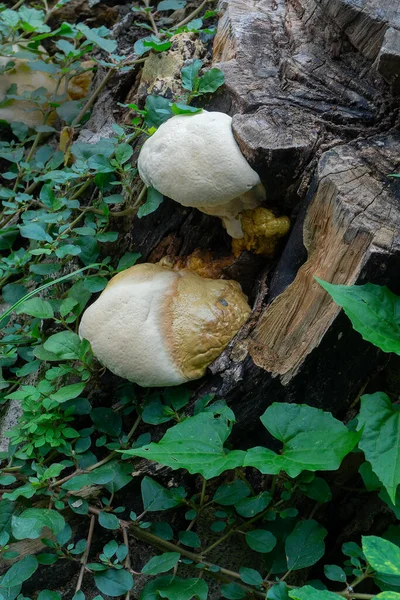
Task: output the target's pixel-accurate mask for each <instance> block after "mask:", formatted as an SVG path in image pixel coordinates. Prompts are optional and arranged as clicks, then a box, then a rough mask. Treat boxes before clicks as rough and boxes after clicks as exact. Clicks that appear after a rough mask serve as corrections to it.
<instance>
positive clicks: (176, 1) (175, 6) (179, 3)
mask: <svg viewBox="0 0 400 600" xmlns="http://www.w3.org/2000/svg"><path fill="white" fill-rule="evenodd" d="M185 6H186V0H161V2H159V3H158V6H157V10H158V11H160V10H179V9H181V8H185Z"/></svg>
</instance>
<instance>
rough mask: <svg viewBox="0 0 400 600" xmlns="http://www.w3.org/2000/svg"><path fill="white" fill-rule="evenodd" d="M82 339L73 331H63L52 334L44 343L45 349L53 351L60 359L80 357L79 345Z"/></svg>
mask: <svg viewBox="0 0 400 600" xmlns="http://www.w3.org/2000/svg"><path fill="white" fill-rule="evenodd" d="M80 344H81V341H80V339H79V336H78V335H77V334H76V333H73V332H72V331H61V332H60V333H55V334H54V335H51V336H50V337H49V338H47V340H46V341H45V343H44V344H43V346H44V349H45V350H47V351H48V352H52V353H53V354H55V355H56V356H58V358H59V359H60V360H76V359H79V347H80Z"/></svg>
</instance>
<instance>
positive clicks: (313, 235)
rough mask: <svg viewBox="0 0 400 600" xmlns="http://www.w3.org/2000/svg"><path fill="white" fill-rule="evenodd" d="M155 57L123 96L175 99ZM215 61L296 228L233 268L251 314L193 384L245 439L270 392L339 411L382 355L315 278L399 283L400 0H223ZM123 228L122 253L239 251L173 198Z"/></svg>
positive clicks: (271, 195)
mask: <svg viewBox="0 0 400 600" xmlns="http://www.w3.org/2000/svg"><path fill="white" fill-rule="evenodd" d="M177 48H178V50H179V48H180V50H181V59H180V60H179V59H177V57H176V54H177ZM182 52H183V61H182ZM173 53H175V58H174V60H175V63H176V68H177V69H178V70H180V68H181V66H182V64H183V62H184V60H185V59H187V58H189V55H190V53H192V55H193V56H196V57H198V56H204V53H205V51H203V50H202V49H201V48H200V47H199V46H198V44H195V43H194V42H192V41H190V40H189V41H186V42H183V45H182V44H181V45H180V46H179V45H178V46H174V47H173V48H172V49H171V50H170V54H171V57H172V54H173ZM178 53H179V52H178ZM148 60H153V59H148ZM166 60H167V59H166ZM153 62H154V60H153ZM156 62H157V61H156ZM159 62H160V67H159V69H158V71H157V65H153V64H152V67H151V69H150V68H147V69H146V67H145V69H144V80H143V81H142V82H141V83H140V84H139V86H138V90H139V91H138V92H137V91H136V88H135V91H134V92H133V93H132V92H131V93H130V94H129V95H128V97H129V98H132V96H133V95H135V94H136V99H138V100H139V102H140V101H143V94H144V93H145V90H146V89H147V90H151V91H153V92H154V91H157V93H164V94H165V95H167V96H168V93H169V92H170V89H171V86H174V85H176V78H175V77H174V68H172V71H171V72H170V73H168V77H167V78H165V77H164V79H163V71H162V69H163V66H162V64H161V63H162V60H161V59H160V60H159ZM213 62H214V64H216V65H217V66H218V67H219V68H220V69H222V70H223V71H224V73H225V81H226V85H225V87H224V91H223V93H222V94H219V95H217V96H216V97H215V98H214V99H213V100H212V102H211V104H210V106H209V109H210V110H222V111H224V112H228V113H229V114H231V115H232V116H233V127H234V133H235V137H236V139H237V141H238V143H239V145H240V147H241V150H242V152H243V154H244V155H245V156H246V158H247V160H248V161H249V162H250V163H251V165H252V166H253V167H254V168H255V169H256V170H257V171H258V173H259V174H260V177H261V179H262V181H263V183H264V184H265V187H266V189H267V203H268V204H269V205H270V206H272V207H275V208H278V209H279V211H280V212H281V213H283V214H289V215H290V217H291V219H292V224H293V225H292V231H291V234H290V236H289V238H288V239H287V241H286V245H285V247H284V248H283V251H282V253H281V256H280V257H279V258H278V259H277V260H276V262H275V263H271V262H270V263H267V262H265V261H263V260H261V259H259V258H257V257H254V256H249V255H242V256H241V257H240V258H239V259H238V260H237V261H236V263H235V264H234V265H233V266H232V267H231V268H230V269H228V270H227V272H226V274H227V275H228V276H230V277H234V278H236V279H238V280H239V281H240V282H241V283H242V286H243V287H244V289H245V291H246V293H248V294H249V297H250V299H251V300H252V301H253V302H254V313H253V315H252V318H251V319H250V322H249V323H248V325H247V326H245V327H244V328H243V330H242V331H241V332H240V333H239V334H238V336H237V337H236V339H235V340H233V342H232V343H231V344H230V346H229V347H228V348H227V349H226V351H225V352H224V354H223V355H222V356H221V357H219V359H217V361H216V362H215V363H214V364H213V365H211V368H210V371H209V375H208V376H207V377H206V378H205V379H203V380H201V381H200V382H199V384H196V385H195V386H194V389H195V396H196V397H199V396H200V395H202V394H204V393H205V392H213V393H215V394H216V395H217V396H221V397H225V398H226V399H227V400H228V401H229V402H230V403H231V405H232V408H233V409H234V411H235V413H236V415H237V417H238V421H239V427H238V429H239V437H240V436H241V433H240V432H242V433H243V436H248V435H249V431H250V430H254V429H257V423H258V417H259V416H260V415H261V414H262V412H263V411H264V410H265V408H266V407H267V406H268V405H269V404H270V403H271V402H273V401H286V402H300V403H302V402H304V403H307V404H310V405H313V406H318V407H321V408H325V409H327V410H331V411H333V412H334V413H336V414H337V413H338V412H343V411H344V410H345V409H346V408H347V407H348V406H349V404H350V403H351V402H352V401H353V400H354V398H355V397H356V396H357V394H358V393H359V392H360V390H361V388H362V387H363V386H364V385H365V383H366V382H367V381H368V380H369V378H370V377H371V376H372V375H373V374H374V373H375V372H376V371H377V370H378V369H379V368H381V367H382V366H383V365H384V364H385V362H386V360H387V357H386V356H385V355H382V353H380V352H379V351H378V350H377V349H376V348H375V347H373V346H372V345H370V344H368V343H366V342H364V341H363V340H362V339H361V336H360V335H359V334H357V333H355V332H354V331H353V330H352V328H351V325H350V322H349V321H348V320H347V318H346V317H344V315H343V314H342V313H341V312H340V310H339V308H338V307H337V306H336V305H335V304H334V303H333V302H332V301H331V300H330V298H329V297H328V295H327V294H326V293H325V292H324V291H323V290H322V288H321V287H320V286H319V285H318V284H317V282H316V281H315V279H314V277H315V276H318V277H320V278H322V279H325V280H327V281H330V282H333V283H344V284H353V283H362V282H367V281H370V282H373V283H379V284H387V285H389V286H390V287H391V288H392V289H393V291H398V292H400V281H399V279H398V277H397V278H396V275H397V273H398V269H399V266H400V233H399V231H400V229H399V227H400V204H399V199H400V186H399V183H398V180H395V179H391V178H389V177H388V174H390V173H395V172H398V171H399V168H400V135H399V133H398V132H396V119H397V118H398V97H396V92H397V91H398V88H399V78H400V6H398V5H397V3H393V2H392V1H391V0H384V1H380V2H379V10H378V1H377V0H368V2H366V3H364V4H363V7H362V8H361V7H358V6H356V5H355V4H354V3H349V2H348V1H347V0H334V1H332V0H329V1H328V0H261V1H258V2H256V3H254V2H251V1H250V0H229V1H225V0H222V1H221V3H220V17H219V23H218V31H217V35H216V38H215V41H214V47H213ZM181 63H182V64H181ZM168 65H169V68H170V66H171V62H168ZM157 73H158V75H157ZM175 91H176V90H175ZM107 93H108V94H110V92H107ZM105 98H107V96H105ZM103 106H104V105H103ZM101 107H102V104H101V102H100V104H99V108H98V111H101V115H102V119H103V122H104V109H102V108H101ZM98 111H97V112H98ZM93 123H96V110H95V112H94V116H93V118H92V121H91V122H89V125H88V127H89V128H90V127H91V126H92V129H93ZM127 234H128V235H127V239H128V243H129V248H130V249H132V250H135V251H140V252H141V253H142V256H143V259H144V260H151V261H155V260H158V259H159V258H161V256H163V255H165V254H169V255H173V256H183V255H187V254H189V253H190V252H192V251H193V250H195V249H196V248H203V249H208V250H211V251H213V252H215V253H217V254H218V252H221V251H224V250H225V251H226V250H228V249H229V245H230V241H229V239H228V237H227V236H226V234H225V232H224V231H223V229H222V226H221V225H220V223H219V220H217V219H215V218H212V217H209V216H207V215H204V214H201V213H199V212H198V211H195V210H191V209H185V208H183V207H180V206H178V205H177V204H176V203H174V202H172V201H169V200H166V201H165V202H164V203H163V205H162V206H161V207H160V208H159V209H158V211H156V212H155V213H154V214H152V215H150V216H148V217H146V219H142V220H139V219H136V218H135V219H134V220H133V222H132V224H131V225H129V231H128V230H127ZM396 288H397V289H396ZM253 441H254V440H253Z"/></svg>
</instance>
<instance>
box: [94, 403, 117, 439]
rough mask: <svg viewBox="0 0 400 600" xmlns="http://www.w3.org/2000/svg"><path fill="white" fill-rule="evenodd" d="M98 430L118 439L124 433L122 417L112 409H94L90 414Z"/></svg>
mask: <svg viewBox="0 0 400 600" xmlns="http://www.w3.org/2000/svg"><path fill="white" fill-rule="evenodd" d="M90 416H91V419H92V421H93V423H94V424H95V425H96V428H97V429H98V430H99V431H101V432H102V433H107V435H110V436H111V437H118V436H119V435H120V433H121V431H122V419H121V415H120V414H119V413H117V412H115V411H114V410H112V408H103V407H99V408H94V409H93V410H92V412H91V413H90Z"/></svg>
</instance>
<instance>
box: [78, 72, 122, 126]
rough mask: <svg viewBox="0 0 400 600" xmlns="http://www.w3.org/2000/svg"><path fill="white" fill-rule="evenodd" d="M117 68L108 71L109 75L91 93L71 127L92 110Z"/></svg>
mask: <svg viewBox="0 0 400 600" xmlns="http://www.w3.org/2000/svg"><path fill="white" fill-rule="evenodd" d="M115 70H116V69H110V70H109V71H108V73H107V75H106V76H105V77H104V79H103V80H102V81H101V82H100V83H99V85H98V86H97V88H96V89H95V90H94V92H93V93H92V94H91V95H90V97H89V99H88V101H87V102H86V104H85V105H84V107H83V108H82V110H81V111H80V112H79V114H78V116H77V117H75V119H74V120H73V121H72V123H71V127H76V126H77V125H79V123H80V121H81V119H83V117H84V116H85V115H86V113H87V111H88V110H90V109H91V107H92V106H93V104H94V102H95V100H96V98H97V96H98V95H99V94H100V93H101V92H102V91H103V89H104V88H105V87H106V85H107V83H108V82H109V81H110V79H111V77H112V76H113V75H114V73H115Z"/></svg>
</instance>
